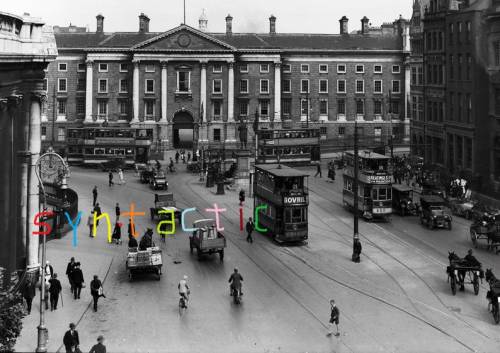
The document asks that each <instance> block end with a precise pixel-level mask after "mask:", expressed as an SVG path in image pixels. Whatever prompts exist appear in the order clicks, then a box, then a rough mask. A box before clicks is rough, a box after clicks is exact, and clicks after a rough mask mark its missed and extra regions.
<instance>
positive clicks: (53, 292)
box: [49, 273, 62, 311]
mask: <svg viewBox="0 0 500 353" xmlns="http://www.w3.org/2000/svg"><path fill="white" fill-rule="evenodd" d="M61 291H62V287H61V282H60V281H59V280H58V279H57V273H54V276H53V277H52V279H51V280H50V289H49V292H50V311H53V310H57V302H58V301H59V294H60V293H61Z"/></svg>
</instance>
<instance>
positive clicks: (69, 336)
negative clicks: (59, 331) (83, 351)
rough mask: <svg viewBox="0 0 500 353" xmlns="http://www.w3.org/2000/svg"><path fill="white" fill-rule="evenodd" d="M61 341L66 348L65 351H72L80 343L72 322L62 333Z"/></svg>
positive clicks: (68, 352) (69, 352)
mask: <svg viewBox="0 0 500 353" xmlns="http://www.w3.org/2000/svg"><path fill="white" fill-rule="evenodd" d="M63 343H64V348H66V353H73V352H74V351H75V349H76V348H78V346H79V345H80V339H79V337H78V331H77V330H75V324H74V323H71V324H69V330H68V331H66V333H65V334H64V338H63Z"/></svg>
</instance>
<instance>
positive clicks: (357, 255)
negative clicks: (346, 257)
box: [352, 238, 363, 262]
mask: <svg viewBox="0 0 500 353" xmlns="http://www.w3.org/2000/svg"><path fill="white" fill-rule="evenodd" d="M362 249H363V247H362V246H361V242H360V241H359V239H358V238H355V239H354V244H353V254H352V261H354V262H360V261H361V250H362Z"/></svg>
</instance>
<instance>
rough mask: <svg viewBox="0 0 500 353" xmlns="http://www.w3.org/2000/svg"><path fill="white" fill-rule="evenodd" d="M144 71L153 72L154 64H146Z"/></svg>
mask: <svg viewBox="0 0 500 353" xmlns="http://www.w3.org/2000/svg"><path fill="white" fill-rule="evenodd" d="M145 71H146V72H155V66H154V64H146V68H145Z"/></svg>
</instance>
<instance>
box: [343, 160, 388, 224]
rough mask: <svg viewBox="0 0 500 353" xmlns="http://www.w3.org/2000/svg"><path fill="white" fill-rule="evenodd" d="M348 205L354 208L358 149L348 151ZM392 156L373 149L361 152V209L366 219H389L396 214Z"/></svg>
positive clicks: (345, 169) (345, 199) (345, 184)
mask: <svg viewBox="0 0 500 353" xmlns="http://www.w3.org/2000/svg"><path fill="white" fill-rule="evenodd" d="M344 158H345V161H346V167H345V168H344V189H343V192H342V196H343V203H344V206H345V207H347V208H349V209H351V210H354V192H353V189H354V178H355V176H354V152H353V151H348V152H346V153H345V157H344ZM389 161H390V158H389V157H387V156H384V155H382V154H378V153H374V152H371V151H359V152H358V210H357V212H360V213H362V215H363V218H365V219H366V220H384V221H388V220H389V216H390V215H391V214H392V174H391V172H390V170H389Z"/></svg>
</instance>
